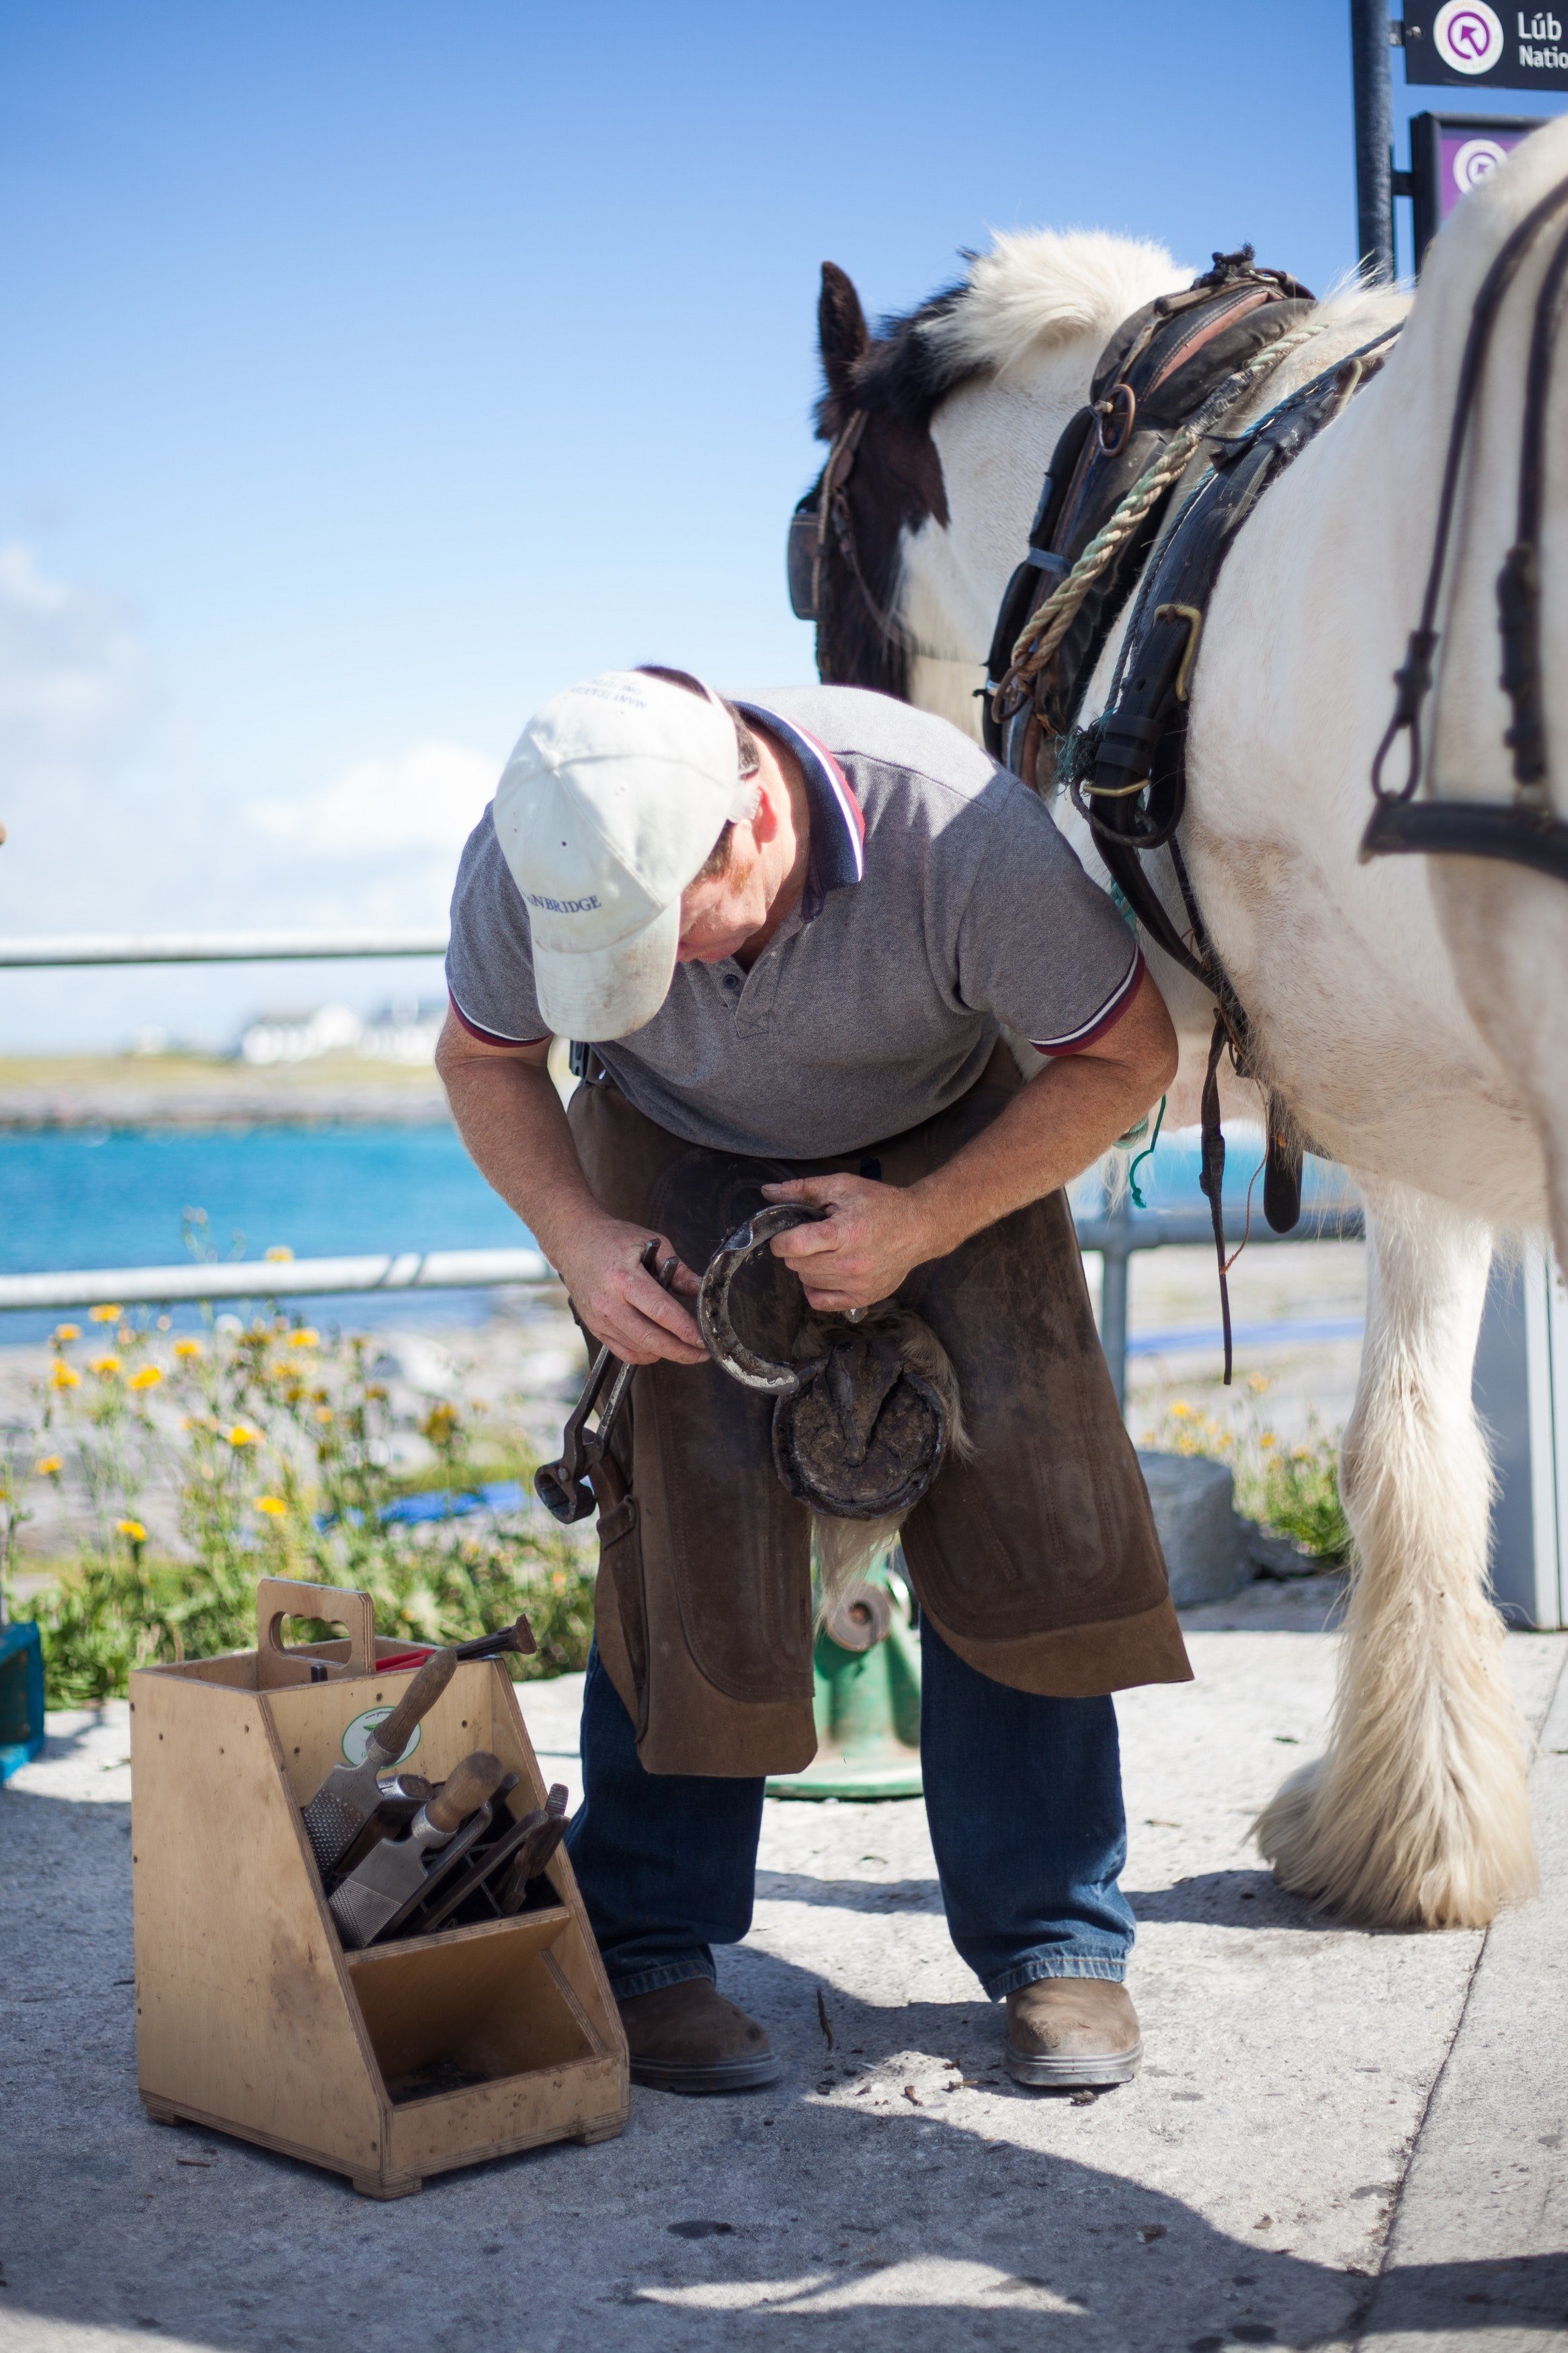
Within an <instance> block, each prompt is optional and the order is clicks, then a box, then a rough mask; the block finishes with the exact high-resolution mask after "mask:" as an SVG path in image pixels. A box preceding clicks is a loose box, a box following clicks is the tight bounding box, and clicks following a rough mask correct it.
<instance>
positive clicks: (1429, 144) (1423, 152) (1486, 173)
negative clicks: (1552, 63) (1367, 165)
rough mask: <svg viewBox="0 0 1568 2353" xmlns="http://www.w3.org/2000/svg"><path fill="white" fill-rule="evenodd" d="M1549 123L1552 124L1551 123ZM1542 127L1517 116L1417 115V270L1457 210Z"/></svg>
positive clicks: (1413, 154)
mask: <svg viewBox="0 0 1568 2353" xmlns="http://www.w3.org/2000/svg"><path fill="white" fill-rule="evenodd" d="M1547 119H1548V120H1550V119H1551V118H1550V117H1548V118H1547ZM1540 128H1541V123H1540V121H1538V120H1537V119H1536V118H1534V117H1532V116H1529V115H1518V114H1417V115H1414V116H1413V117H1412V118H1411V123H1410V165H1411V172H1410V177H1411V191H1410V192H1411V195H1412V196H1413V197H1414V198H1415V267H1416V268H1417V269H1420V267H1421V264H1422V262H1423V261H1424V260H1425V259H1426V248H1427V247H1428V246H1429V245H1430V244H1431V242H1432V239H1433V238H1434V237H1436V234H1437V231H1438V230H1439V229H1440V228H1441V227H1442V226H1443V223H1444V222H1445V221H1446V220H1447V217H1448V215H1449V214H1450V213H1451V212H1452V211H1453V209H1454V207H1455V206H1456V205H1457V204H1458V203H1459V201H1460V200H1461V198H1462V197H1464V196H1466V195H1468V194H1469V191H1470V190H1471V189H1472V188H1475V187H1479V185H1480V184H1481V182H1482V181H1483V180H1487V179H1489V178H1490V177H1491V175H1492V174H1493V173H1494V172H1495V171H1496V170H1497V167H1498V165H1499V164H1500V163H1501V162H1502V161H1503V159H1504V157H1505V156H1508V155H1510V154H1511V153H1513V150H1514V149H1515V148H1516V147H1517V146H1518V145H1519V143H1520V142H1521V140H1522V139H1528V138H1529V136H1530V134H1531V132H1532V131H1539V130H1540Z"/></svg>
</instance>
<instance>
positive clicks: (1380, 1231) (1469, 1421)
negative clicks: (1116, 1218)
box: [1256, 1187, 1536, 1928]
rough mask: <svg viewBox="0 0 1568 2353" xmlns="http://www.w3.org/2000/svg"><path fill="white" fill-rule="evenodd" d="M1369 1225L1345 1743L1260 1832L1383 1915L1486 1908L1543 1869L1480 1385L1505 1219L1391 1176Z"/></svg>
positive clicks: (1481, 1920) (1455, 1923)
mask: <svg viewBox="0 0 1568 2353" xmlns="http://www.w3.org/2000/svg"><path fill="white" fill-rule="evenodd" d="M1367 1240H1368V1257H1369V1264H1368V1289H1367V1325H1366V1343H1365V1347H1364V1349H1363V1356H1362V1366H1361V1378H1360V1382H1359V1384H1358V1387H1357V1391H1356V1402H1355V1410H1354V1412H1353V1413H1352V1417H1351V1422H1350V1427H1349V1429H1348V1430H1346V1432H1345V1441H1344V1451H1343V1457H1342V1482H1343V1489H1344V1502H1345V1509H1346V1512H1347V1514H1348V1515H1349V1518H1350V1522H1351V1525H1352V1529H1353V1531H1354V1534H1355V1539H1356V1549H1357V1553H1358V1556H1359V1561H1358V1566H1357V1567H1356V1569H1355V1572H1354V1577H1353V1581H1352V1587H1351V1592H1350V1599H1349V1604H1348V1607H1347V1609H1346V1615H1345V1625H1344V1634H1343V1648H1342V1653H1341V1658H1340V1669H1339V1687H1338V1693H1337V1695H1336V1698H1335V1703H1334V1715H1333V1725H1332V1730H1331V1737H1330V1742H1329V1750H1328V1754H1327V1756H1325V1757H1321V1758H1319V1759H1318V1760H1316V1761H1315V1762H1314V1763H1312V1764H1310V1765H1307V1766H1305V1767H1302V1769H1301V1770H1300V1771H1299V1772H1296V1773H1293V1774H1292V1775H1291V1777H1290V1778H1289V1780H1288V1781H1287V1782H1285V1784H1284V1785H1283V1787H1282V1788H1280V1789H1279V1792H1278V1794H1277V1795H1276V1796H1275V1797H1274V1799H1272V1800H1271V1802H1270V1803H1269V1804H1268V1806H1267V1807H1266V1808H1265V1809H1264V1810H1263V1812H1262V1814H1261V1815H1260V1816H1259V1818H1258V1823H1257V1826H1256V1828H1257V1835H1258V1844H1259V1845H1260V1846H1261V1848H1262V1850H1263V1852H1264V1854H1265V1855H1266V1856H1267V1857H1268V1860H1269V1862H1272V1864H1273V1865H1274V1870H1275V1874H1276V1876H1277V1877H1278V1878H1279V1880H1280V1881H1281V1883H1283V1884H1284V1885H1285V1886H1287V1887H1289V1888H1293V1889H1294V1890H1295V1891H1296V1892H1297V1893H1298V1894H1302V1895H1310V1896H1312V1897H1314V1898H1315V1899H1316V1900H1317V1901H1319V1902H1320V1903H1321V1904H1323V1905H1328V1906H1330V1907H1331V1908H1332V1909H1333V1910H1334V1911H1335V1912H1338V1913H1340V1914H1342V1915H1343V1916H1344V1917H1345V1918H1347V1919H1350V1920H1353V1921H1356V1922H1359V1923H1361V1924H1362V1925H1363V1926H1367V1927H1379V1928H1404V1927H1423V1928H1458V1927H1479V1926H1483V1925H1484V1924H1485V1923H1486V1922H1487V1921H1489V1919H1491V1917H1492V1916H1493V1915H1494V1914H1495V1913H1496V1911H1497V1910H1498V1907H1499V1905H1501V1904H1504V1903H1506V1902H1507V1901H1509V1899H1510V1898H1511V1897H1517V1896H1521V1895H1524V1894H1529V1893H1530V1891H1531V1889H1532V1888H1533V1886H1534V1885H1535V1877H1536V1873H1535V1857H1534V1850H1533V1846H1532V1843H1531V1829H1530V1810H1529V1806H1528V1803H1527V1800H1526V1797H1525V1783H1524V1766H1525V1759H1524V1746H1523V1728H1522V1725H1521V1721H1520V1718H1519V1715H1518V1714H1517V1711H1516V1710H1515V1708H1514V1705H1513V1702H1512V1699H1511V1697H1510V1693H1509V1689H1508V1685H1507V1683H1506V1681H1505V1679H1504V1673H1503V1663H1502V1646H1503V1629H1502V1621H1501V1620H1500V1618H1499V1616H1498V1614H1497V1611H1496V1610H1495V1609H1493V1607H1492V1604H1491V1602H1490V1600H1489V1598H1488V1593H1487V1551H1488V1535H1489V1501H1490V1495H1491V1472H1490V1465H1489V1461H1488V1458H1487V1451H1486V1444H1485V1440H1483V1438H1482V1435H1481V1431H1480V1428H1479V1423H1478V1421H1477V1419H1476V1415H1475V1411H1474V1409H1473V1407H1472V1405H1471V1402H1470V1377H1471V1370H1472V1366H1473V1364H1474V1360H1475V1352H1476V1340H1477V1335H1478V1334H1479V1330H1480V1319H1481V1311H1482V1308H1483V1306H1484V1304H1485V1301H1486V1288H1487V1273H1488V1269H1489V1264H1490V1260H1491V1247H1490V1236H1489V1232H1488V1230H1487V1229H1485V1228H1483V1227H1480V1226H1479V1225H1477V1224H1475V1223H1473V1222H1472V1221H1470V1220H1469V1219H1465V1218H1463V1217H1462V1216H1461V1215H1460V1214H1459V1213H1458V1211H1455V1210H1452V1209H1448V1208H1444V1207H1443V1206H1441V1205H1440V1204H1439V1203H1437V1202H1435V1201H1433V1200H1431V1199H1430V1198H1427V1197H1426V1196H1418V1195H1415V1194H1412V1193H1409V1192H1405V1190H1403V1189H1402V1188H1393V1187H1388V1188H1383V1187H1372V1188H1370V1189H1369V1191H1368V1197H1367Z"/></svg>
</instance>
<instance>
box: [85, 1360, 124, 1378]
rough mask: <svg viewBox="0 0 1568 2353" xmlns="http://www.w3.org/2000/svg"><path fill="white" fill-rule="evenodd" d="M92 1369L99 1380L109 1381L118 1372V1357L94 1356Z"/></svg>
mask: <svg viewBox="0 0 1568 2353" xmlns="http://www.w3.org/2000/svg"><path fill="white" fill-rule="evenodd" d="M92 1369H93V1371H94V1372H95V1373H96V1374H97V1375H98V1377H99V1378H100V1380H104V1381H111V1380H112V1379H113V1378H114V1376H115V1374H116V1373H117V1372H118V1371H119V1370H120V1359H119V1357H118V1356H94V1358H93V1360H92Z"/></svg>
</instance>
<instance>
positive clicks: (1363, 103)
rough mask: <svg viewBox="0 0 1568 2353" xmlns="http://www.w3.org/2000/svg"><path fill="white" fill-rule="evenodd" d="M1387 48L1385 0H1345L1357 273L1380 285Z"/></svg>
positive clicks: (1388, 184) (1385, 251)
mask: <svg viewBox="0 0 1568 2353" xmlns="http://www.w3.org/2000/svg"><path fill="white" fill-rule="evenodd" d="M1388 48H1389V30H1388V0H1351V82H1352V90H1353V91H1354V96H1355V213H1356V249H1357V252H1358V254H1359V255H1360V258H1361V264H1362V269H1363V275H1364V276H1365V277H1366V278H1367V279H1368V280H1370V281H1371V282H1372V283H1373V284H1374V285H1382V286H1386V285H1389V284H1391V283H1392V281H1393V278H1394V181H1393V173H1394V98H1393V92H1392V90H1391V87H1390V77H1389V70H1388Z"/></svg>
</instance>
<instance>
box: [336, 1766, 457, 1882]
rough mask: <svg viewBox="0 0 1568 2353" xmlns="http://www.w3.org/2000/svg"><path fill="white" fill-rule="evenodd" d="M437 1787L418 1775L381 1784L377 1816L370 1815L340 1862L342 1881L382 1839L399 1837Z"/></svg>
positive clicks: (397, 1777)
mask: <svg viewBox="0 0 1568 2353" xmlns="http://www.w3.org/2000/svg"><path fill="white" fill-rule="evenodd" d="M435 1788H436V1784H435V1782H434V1781H426V1779H425V1778H424V1777H423V1775H422V1774H419V1773H398V1774H395V1775H394V1776H393V1778H391V1779H390V1780H386V1781H383V1782H382V1784H381V1803H380V1804H379V1805H378V1806H377V1808H376V1810H375V1811H374V1814H368V1815H367V1816H366V1817H365V1819H364V1820H363V1822H362V1823H361V1824H360V1826H359V1829H358V1831H356V1832H355V1834H354V1836H353V1838H352V1839H351V1840H350V1841H349V1843H348V1845H347V1846H346V1847H345V1848H344V1850H343V1852H342V1854H340V1855H339V1857H338V1860H337V1866H336V1870H337V1875H338V1876H339V1877H340V1878H342V1875H343V1874H344V1873H346V1872H350V1871H352V1870H353V1867H354V1865H355V1863H356V1862H363V1859H364V1857H365V1856H366V1855H367V1854H368V1853H369V1852H370V1851H371V1849H372V1847H373V1846H374V1845H375V1844H376V1843H377V1842H378V1841H380V1840H382V1839H389V1838H400V1837H401V1836H402V1834H403V1832H404V1831H405V1830H406V1829H407V1828H408V1825H409V1823H410V1822H411V1821H412V1820H414V1817H415V1815H416V1813H417V1812H418V1811H419V1809H420V1807H421V1806H422V1805H423V1804H424V1803H425V1800H426V1798H428V1797H429V1796H431V1795H432V1793H433V1792H434V1790H435Z"/></svg>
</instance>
